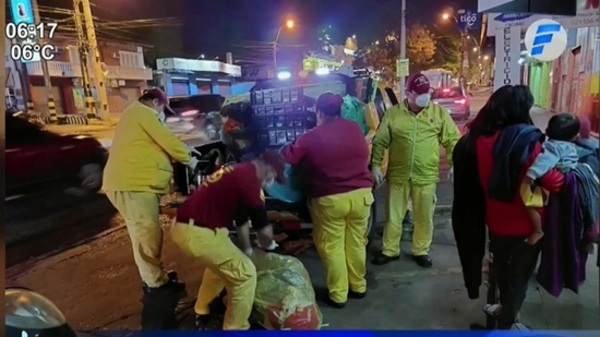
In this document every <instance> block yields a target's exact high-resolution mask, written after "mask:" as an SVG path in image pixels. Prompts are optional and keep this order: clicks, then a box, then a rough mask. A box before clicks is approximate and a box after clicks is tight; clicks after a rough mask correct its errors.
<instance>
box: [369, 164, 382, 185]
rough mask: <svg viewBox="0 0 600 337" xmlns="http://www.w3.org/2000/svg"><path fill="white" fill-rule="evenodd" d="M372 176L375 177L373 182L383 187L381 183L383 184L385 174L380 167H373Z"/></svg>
mask: <svg viewBox="0 0 600 337" xmlns="http://www.w3.org/2000/svg"><path fill="white" fill-rule="evenodd" d="M371 175H372V176H373V181H374V182H375V184H376V185H381V183H383V173H381V168H380V167H373V169H371Z"/></svg>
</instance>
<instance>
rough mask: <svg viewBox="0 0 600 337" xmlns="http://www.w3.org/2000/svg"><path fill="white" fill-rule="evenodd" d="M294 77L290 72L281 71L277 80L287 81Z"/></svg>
mask: <svg viewBox="0 0 600 337" xmlns="http://www.w3.org/2000/svg"><path fill="white" fill-rule="evenodd" d="M290 77H292V74H291V73H290V72H289V71H280V72H279V73H277V78H278V79H280V80H287V79H289V78H290Z"/></svg>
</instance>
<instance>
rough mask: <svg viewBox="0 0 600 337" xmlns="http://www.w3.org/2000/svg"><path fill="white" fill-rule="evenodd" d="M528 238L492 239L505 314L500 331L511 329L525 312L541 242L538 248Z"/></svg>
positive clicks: (502, 312)
mask: <svg viewBox="0 0 600 337" xmlns="http://www.w3.org/2000/svg"><path fill="white" fill-rule="evenodd" d="M525 239H526V237H514V236H513V237H501V236H495V235H490V251H491V253H492V256H493V263H492V268H494V274H495V275H496V282H497V284H498V289H499V290H500V303H501V304H502V310H501V312H500V316H499V317H498V328H499V329H510V327H511V325H513V324H514V323H515V320H516V318H517V314H518V313H519V310H521V306H522V305H523V301H525V295H526V293H527V288H528V284H529V280H530V279H531V276H532V274H533V271H534V270H535V267H536V265H537V261H538V257H539V254H540V249H541V245H540V243H541V240H540V241H539V242H538V243H537V244H536V245H534V246H531V245H528V244H527V243H526V242H525Z"/></svg>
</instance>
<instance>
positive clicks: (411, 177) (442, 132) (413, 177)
mask: <svg viewBox="0 0 600 337" xmlns="http://www.w3.org/2000/svg"><path fill="white" fill-rule="evenodd" d="M459 139H460V132H459V131H458V128H457V126H456V124H455V123H454V120H452V117H450V114H449V113H448V112H447V111H446V110H444V109H443V108H442V107H440V106H438V105H435V104H429V106H427V107H426V108H425V109H423V111H421V112H419V113H418V114H415V113H413V112H411V111H410V110H409V109H408V106H407V103H406V102H402V103H400V104H398V105H395V106H393V107H392V108H390V109H388V110H387V111H386V113H385V116H384V117H383V120H382V121H381V124H380V125H379V128H378V129H377V133H376V134H375V137H374V139H373V150H372V151H373V154H372V166H373V167H379V166H381V162H382V160H383V155H384V151H385V150H386V149H389V163H388V169H387V173H386V176H387V179H388V181H389V182H391V183H405V182H408V181H411V182H412V183H414V184H417V185H427V184H433V183H437V182H438V181H439V164H440V144H442V145H443V146H444V148H445V149H446V157H447V159H448V163H450V164H451V163H452V151H453V150H454V145H456V143H457V142H458V140H459Z"/></svg>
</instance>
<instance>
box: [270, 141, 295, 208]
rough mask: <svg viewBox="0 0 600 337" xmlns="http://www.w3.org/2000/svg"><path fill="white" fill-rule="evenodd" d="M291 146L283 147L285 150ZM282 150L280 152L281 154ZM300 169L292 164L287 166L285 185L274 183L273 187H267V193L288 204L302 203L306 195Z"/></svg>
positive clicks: (284, 173) (284, 171) (284, 174)
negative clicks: (302, 187) (302, 185)
mask: <svg viewBox="0 0 600 337" xmlns="http://www.w3.org/2000/svg"><path fill="white" fill-rule="evenodd" d="M287 145H289V144H286V145H284V146H283V147H281V149H283V148H284V147H286V146H287ZM281 149H280V150H279V151H280V153H281ZM300 173H301V172H300V168H299V167H295V166H292V165H290V164H285V167H284V170H283V176H284V177H285V184H280V183H278V182H274V183H273V184H271V186H268V187H265V188H264V190H265V192H266V193H267V194H268V195H269V196H270V197H271V198H274V199H277V200H279V201H283V202H287V203H297V202H301V201H302V200H303V199H304V193H303V192H302V190H301V188H300V186H301V183H300V181H299V180H300V179H301V177H300V176H299V174H300Z"/></svg>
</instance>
